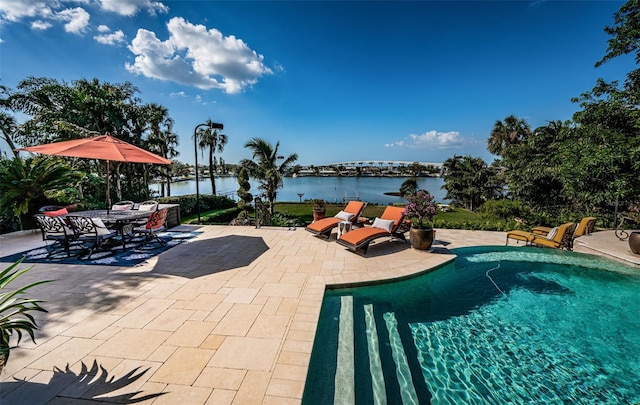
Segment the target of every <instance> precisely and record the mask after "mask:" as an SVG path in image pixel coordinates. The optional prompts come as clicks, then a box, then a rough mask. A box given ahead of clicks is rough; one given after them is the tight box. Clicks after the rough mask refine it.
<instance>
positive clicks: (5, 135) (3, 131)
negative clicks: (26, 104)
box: [0, 111, 18, 157]
mask: <svg viewBox="0 0 640 405" xmlns="http://www.w3.org/2000/svg"><path fill="white" fill-rule="evenodd" d="M17 127H18V124H17V123H16V119H15V117H14V116H13V115H9V114H7V113H6V112H4V111H0V136H1V137H2V139H3V140H4V141H5V142H6V143H7V145H8V146H9V149H10V150H11V152H12V153H13V157H17V156H18V152H16V151H15V150H14V149H15V148H16V147H15V145H14V144H13V139H12V135H13V133H14V132H15V131H16V128H17Z"/></svg>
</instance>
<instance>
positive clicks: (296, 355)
mask: <svg viewBox="0 0 640 405" xmlns="http://www.w3.org/2000/svg"><path fill="white" fill-rule="evenodd" d="M310 359H311V354H310V353H302V352H290V351H286V350H283V351H281V352H280V356H278V364H290V365H292V366H304V367H307V366H308V365H309V360H310Z"/></svg>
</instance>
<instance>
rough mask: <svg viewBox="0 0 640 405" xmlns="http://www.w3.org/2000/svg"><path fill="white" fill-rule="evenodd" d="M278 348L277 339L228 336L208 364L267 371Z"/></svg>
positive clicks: (278, 341) (278, 342)
mask: <svg viewBox="0 0 640 405" xmlns="http://www.w3.org/2000/svg"><path fill="white" fill-rule="evenodd" d="M279 348H280V340H279V339H263V338H253V337H236V336H229V337H227V338H226V339H225V340H224V342H222V345H220V347H219V348H218V350H217V351H216V353H215V354H214V355H213V358H212V359H211V362H210V363H209V365H210V366H212V367H222V368H237V369H244V370H255V371H268V370H271V368H272V366H273V364H274V362H275V358H276V355H277V353H278V349H279Z"/></svg>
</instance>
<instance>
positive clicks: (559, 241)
mask: <svg viewBox="0 0 640 405" xmlns="http://www.w3.org/2000/svg"><path fill="white" fill-rule="evenodd" d="M575 230H576V224H575V223H573V222H567V223H566V224H562V225H560V226H559V227H558V229H557V230H556V232H555V234H553V235H552V232H549V234H547V236H546V237H545V236H542V235H536V236H535V237H534V238H533V240H532V241H531V244H532V245H536V246H542V247H551V248H556V249H567V250H572V249H573V233H574V231H575Z"/></svg>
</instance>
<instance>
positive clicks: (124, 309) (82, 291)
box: [0, 225, 640, 405]
mask: <svg viewBox="0 0 640 405" xmlns="http://www.w3.org/2000/svg"><path fill="white" fill-rule="evenodd" d="M179 228H182V229H184V230H191V231H194V230H195V231H200V232H202V234H200V235H199V236H198V237H196V238H195V239H193V240H190V241H189V242H187V243H184V244H182V245H179V246H177V247H174V248H172V249H170V250H168V251H167V252H164V253H162V254H161V255H159V256H157V257H155V258H153V259H152V260H150V261H149V262H147V263H144V264H143V265H140V266H136V267H107V266H95V265H91V266H89V265H55V264H36V265H34V269H33V270H32V271H30V272H29V273H27V275H26V276H25V277H24V278H25V280H24V282H25V283H26V282H27V281H36V280H43V279H50V280H54V281H53V282H51V283H48V284H45V285H42V286H39V287H38V288H37V289H35V290H33V291H32V292H31V293H30V296H33V297H37V298H42V299H44V300H46V303H45V304H44V306H45V308H47V309H48V310H49V313H47V314H43V315H38V318H39V325H40V326H41V329H40V330H39V331H38V333H37V340H36V342H37V344H33V343H32V342H31V341H30V340H29V339H28V338H27V339H23V341H22V342H21V344H20V347H19V348H17V349H14V350H13V351H12V352H11V357H10V359H9V362H8V364H7V366H6V367H5V369H4V371H3V373H2V376H1V381H2V382H1V383H0V402H2V403H7V404H45V403H49V404H68V403H74V404H90V403H96V402H99V401H101V400H102V401H109V402H115V403H128V402H131V401H133V400H139V399H143V401H142V402H141V403H144V404H151V403H153V404H154V405H159V404H179V403H182V404H216V405H224V404H242V405H248V404H278V405H282V404H284V405H286V404H299V403H300V401H301V398H302V393H303V389H304V382H305V377H306V374H307V367H308V363H309V359H310V354H311V349H312V346H313V339H314V336H315V330H316V323H317V320H318V315H319V312H320V306H321V303H322V297H323V293H324V291H325V288H326V287H327V286H336V285H345V284H349V283H363V282H371V281H375V280H384V279H389V278H396V277H403V276H407V275H412V274H416V273H419V272H423V271H425V270H427V269H430V268H433V267H434V266H437V265H440V264H442V263H445V262H447V261H450V260H452V259H453V258H454V256H453V255H452V254H451V253H450V252H449V250H448V249H451V248H456V247H463V246H473V245H504V243H505V233H503V232H484V231H460V230H447V229H442V230H440V229H439V230H437V234H436V239H437V242H436V244H435V245H434V247H435V249H434V250H433V251H432V252H423V251H416V250H413V249H411V248H410V247H409V245H408V244H406V243H403V242H388V241H385V240H384V239H378V241H377V243H375V244H373V245H372V246H371V247H370V249H369V252H368V255H367V256H366V257H363V256H360V255H357V254H354V253H351V252H349V251H347V250H345V249H344V248H343V247H342V246H339V245H338V244H336V243H335V242H332V241H329V242H327V241H324V240H320V239H318V238H315V237H314V236H313V235H311V234H310V233H308V232H306V231H305V230H304V229H301V228H298V229H296V230H287V229H286V228H261V229H255V228H252V227H230V226H185V225H182V226H181V227H179ZM179 228H174V229H173V230H176V229H179ZM334 238H335V236H334ZM42 243H43V242H42V241H41V239H40V234H39V233H34V232H22V233H14V234H10V235H0V256H5V255H8V254H12V253H16V252H20V251H23V250H26V249H29V248H31V247H37V246H41V245H42ZM575 246H576V247H575V250H576V251H581V252H587V253H594V254H601V255H608V256H611V257H614V258H615V259H616V260H622V261H625V262H626V263H628V264H632V265H635V266H639V267H638V268H639V269H640V260H639V259H640V256H637V255H633V254H632V253H631V252H630V251H629V250H628V245H627V244H626V242H621V241H618V240H617V238H615V236H614V235H613V232H612V231H607V232H598V233H595V234H593V235H590V236H586V237H583V238H580V239H579V240H578V241H576V245H575ZM625 246H626V251H625ZM27 279H28V280H27Z"/></svg>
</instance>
